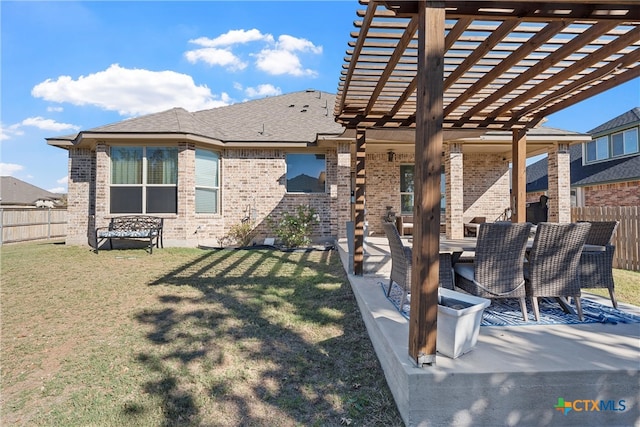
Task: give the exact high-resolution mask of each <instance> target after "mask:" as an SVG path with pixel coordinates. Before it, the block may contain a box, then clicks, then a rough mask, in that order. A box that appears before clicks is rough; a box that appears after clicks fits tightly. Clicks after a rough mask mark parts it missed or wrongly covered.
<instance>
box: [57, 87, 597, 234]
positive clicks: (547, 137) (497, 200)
mask: <svg viewBox="0 0 640 427" xmlns="http://www.w3.org/2000/svg"><path fill="white" fill-rule="evenodd" d="M335 101H336V95H333V94H329V93H325V92H319V91H315V90H307V91H301V92H294V93H290V94H285V95H280V96H274V97H268V98H263V99H259V100H254V101H249V102H244V103H239V104H233V105H229V106H226V107H220V108H215V109H210V110H204V111H197V112H187V111H185V110H184V109H182V108H174V109H171V110H168V111H164V112H160V113H156V114H150V115H146V116H142V117H138V118H133V119H129V120H124V121H121V122H118V123H114V124H110V125H106V126H101V127H97V128H94V129H88V130H84V131H81V132H79V133H78V134H75V135H70V136H62V137H55V138H47V142H48V143H49V144H50V145H53V146H57V147H60V148H63V149H66V150H68V152H69V183H68V185H69V193H68V215H69V222H68V226H67V243H68V244H82V245H86V244H91V245H93V244H94V230H95V228H96V227H102V226H106V225H107V224H108V222H109V219H110V218H111V217H113V216H117V215H126V214H151V215H156V216H161V217H163V218H164V220H165V221H164V227H165V228H164V231H163V236H164V243H165V245H168V246H197V245H215V244H217V242H219V241H220V239H222V238H223V237H224V236H225V235H226V234H228V233H229V231H230V230H231V228H232V227H233V226H235V225H237V224H239V223H241V222H242V221H243V220H246V219H247V218H249V219H250V220H251V221H252V224H253V225H254V226H255V236H256V237H255V241H256V242H258V243H261V242H262V239H264V238H266V237H274V233H273V231H272V230H270V229H269V227H268V223H269V221H267V218H271V219H275V220H277V219H278V218H279V217H280V216H281V215H282V214H283V213H285V212H291V211H293V210H294V208H295V207H296V206H298V205H309V206H311V207H313V208H314V209H315V210H316V212H317V213H318V217H319V219H320V221H319V224H318V225H317V226H316V227H315V229H314V236H313V237H314V238H316V239H317V240H333V239H336V238H345V237H346V224H347V222H349V221H352V220H353V218H352V212H353V206H352V204H353V202H354V200H353V198H352V196H353V192H354V190H355V178H356V159H357V155H356V139H355V134H354V130H353V129H343V128H342V126H341V125H339V124H337V123H336V121H335V119H334V116H333V113H332V111H333V107H334V105H335ZM366 132H367V141H368V142H367V146H366V156H365V159H364V161H365V162H366V211H367V222H368V225H369V226H368V231H369V232H370V233H378V234H381V233H382V227H381V223H382V218H383V217H384V215H385V213H386V206H392V207H393V209H394V210H395V211H396V212H398V213H400V212H402V213H408V214H411V210H412V209H413V168H414V163H415V162H414V151H415V150H414V141H415V129H409V128H407V129H398V130H394V131H392V132H391V133H389V131H388V130H382V131H381V132H377V131H376V130H375V129H368V130H367V131H366ZM527 138H528V139H527V141H528V142H527V144H528V145H527V151H528V152H529V154H530V155H534V154H539V153H540V152H541V151H550V152H551V153H556V154H557V153H559V154H558V155H557V156H556V157H557V158H563V157H562V156H563V155H564V154H562V152H559V150H558V149H557V147H558V146H565V145H566V144H570V143H575V141H582V140H585V139H586V137H585V136H584V135H581V134H576V133H571V132H565V131H558V130H553V129H546V128H538V129H534V130H531V131H530V132H529V133H528V137H527ZM511 146H512V135H511V132H508V131H506V132H499V131H489V132H486V133H485V134H484V135H480V134H479V133H478V132H477V131H475V132H474V133H473V134H472V135H470V134H468V133H464V132H462V133H457V132H456V133H455V139H454V136H449V137H447V138H446V139H445V143H444V145H443V161H442V164H443V171H442V182H443V185H442V188H443V191H442V192H443V195H444V198H443V203H442V208H443V209H444V210H443V213H444V215H443V222H444V221H445V218H446V219H447V221H449V222H455V223H456V224H458V223H459V224H458V226H459V229H460V234H461V232H462V231H461V230H462V222H463V219H467V218H468V219H470V218H473V217H474V216H486V217H487V219H488V220H493V219H495V218H497V217H498V216H499V215H500V214H502V213H503V212H504V210H505V209H506V208H509V206H510V195H509V193H510V168H509V163H510V156H511ZM563 162H564V160H560V161H558V162H557V163H559V164H562V163H563ZM566 170H567V171H568V158H567V168H566ZM463 189H464V191H463ZM567 194H568V191H567ZM567 197H568V196H567ZM451 212H455V213H456V215H458V216H457V217H452V216H451ZM463 217H464V218H463ZM451 218H453V219H451Z"/></svg>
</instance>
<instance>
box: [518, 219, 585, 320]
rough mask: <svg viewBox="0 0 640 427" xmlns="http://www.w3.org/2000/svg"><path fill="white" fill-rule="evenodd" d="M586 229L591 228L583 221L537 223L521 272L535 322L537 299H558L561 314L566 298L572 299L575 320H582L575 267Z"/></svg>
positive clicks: (567, 305) (538, 316)
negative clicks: (523, 268) (576, 315)
mask: <svg viewBox="0 0 640 427" xmlns="http://www.w3.org/2000/svg"><path fill="white" fill-rule="evenodd" d="M590 227H591V225H590V224H589V223H586V222H581V223H567V224H557V223H550V222H541V223H538V229H537V231H536V236H535V237H534V240H533V246H532V247H531V251H530V252H529V257H528V261H527V263H526V264H525V270H524V273H525V275H524V277H525V280H526V288H527V296H528V297H530V298H531V305H532V307H533V313H534V315H535V318H536V321H538V320H539V318H540V310H539V308H538V298H540V297H553V298H556V299H558V301H559V302H560V304H561V306H562V307H563V309H565V311H567V310H570V306H569V303H568V302H567V300H566V298H567V297H572V298H573V300H574V301H575V305H576V310H577V311H578V318H579V319H580V320H582V306H581V305H580V272H579V268H578V267H579V263H580V255H581V254H582V248H583V246H584V244H585V241H586V239H587V234H588V233H589V228H590Z"/></svg>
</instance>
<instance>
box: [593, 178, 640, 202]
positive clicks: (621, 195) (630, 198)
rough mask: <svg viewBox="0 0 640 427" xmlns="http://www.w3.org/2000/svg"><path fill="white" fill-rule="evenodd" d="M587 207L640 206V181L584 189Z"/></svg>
mask: <svg viewBox="0 0 640 427" xmlns="http://www.w3.org/2000/svg"><path fill="white" fill-rule="evenodd" d="M584 200H585V206H640V181H633V182H618V183H614V184H602V185H594V186H591V187H585V188H584Z"/></svg>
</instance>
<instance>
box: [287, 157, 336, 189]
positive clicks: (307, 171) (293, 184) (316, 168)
mask: <svg viewBox="0 0 640 427" xmlns="http://www.w3.org/2000/svg"><path fill="white" fill-rule="evenodd" d="M286 162H287V192H288V193H324V192H325V184H326V180H327V179H326V176H327V173H326V170H327V167H326V164H325V156H324V154H287V156H286Z"/></svg>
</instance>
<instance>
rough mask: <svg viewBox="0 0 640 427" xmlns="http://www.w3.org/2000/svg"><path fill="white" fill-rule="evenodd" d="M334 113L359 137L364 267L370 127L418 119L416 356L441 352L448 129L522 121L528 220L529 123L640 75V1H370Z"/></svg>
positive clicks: (515, 152) (421, 360)
mask: <svg viewBox="0 0 640 427" xmlns="http://www.w3.org/2000/svg"><path fill="white" fill-rule="evenodd" d="M360 3H361V4H363V5H366V10H364V11H358V16H359V17H361V18H362V20H361V21H357V22H355V26H356V27H358V28H359V31H357V32H354V33H352V34H351V36H352V37H353V38H354V39H355V41H353V42H350V43H349V46H350V49H349V50H348V51H347V56H346V57H345V64H344V65H343V68H344V70H343V72H342V76H341V81H340V85H339V88H338V97H337V101H336V106H335V111H334V113H335V116H336V120H337V121H338V122H339V123H342V124H343V125H344V126H345V127H346V128H347V130H348V131H351V132H353V133H354V136H355V138H356V206H355V209H356V221H355V222H356V226H355V228H356V232H355V254H354V269H355V273H356V274H362V271H363V270H362V267H363V259H364V258H363V255H364V252H363V245H364V221H365V213H364V203H365V183H366V168H365V150H366V138H367V135H369V134H371V133H373V132H387V133H388V132H389V131H390V130H393V129H396V130H400V129H406V128H414V129H415V182H414V203H415V204H414V229H413V265H414V267H413V277H412V285H411V312H410V322H409V355H410V357H411V358H412V359H413V360H414V361H415V362H416V363H417V364H418V365H419V366H422V365H425V364H426V365H429V364H432V363H434V362H435V351H436V322H437V301H438V281H439V279H438V254H439V236H440V170H441V162H442V161H441V153H442V148H443V138H444V135H445V134H447V135H450V136H451V135H465V134H474V135H477V134H479V133H482V132H485V131H486V130H489V129H502V130H510V131H511V132H512V160H513V172H512V173H513V175H512V185H513V195H514V196H515V205H514V208H515V209H514V211H515V213H516V214H515V216H514V218H513V220H514V221H517V222H522V221H524V220H525V216H524V213H525V182H526V180H525V160H526V154H525V153H526V130H527V129H530V128H532V127H534V126H536V125H537V124H539V123H540V122H541V121H542V120H543V119H544V118H545V117H546V116H548V115H550V114H552V113H555V112H557V111H560V110H562V109H564V108H566V107H568V106H571V105H573V104H575V103H577V102H580V101H582V100H585V99H587V98H589V97H592V96H594V95H596V94H599V93H601V92H604V91H606V90H608V89H610V88H612V87H614V86H617V85H619V84H621V83H624V82H626V81H629V80H631V79H633V78H637V77H638V76H640V2H638V0H616V1H607V0H561V1H534V0H519V1H506V0H505V1H501V0H497V1H451V0H444V1H377V0H370V1H367V0H362V1H361V2H360Z"/></svg>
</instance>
